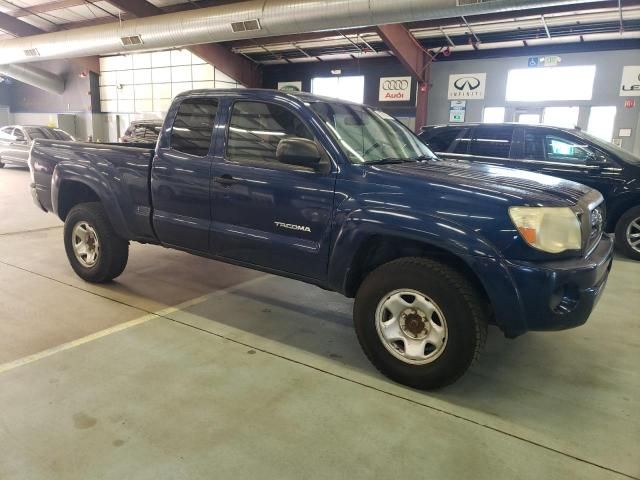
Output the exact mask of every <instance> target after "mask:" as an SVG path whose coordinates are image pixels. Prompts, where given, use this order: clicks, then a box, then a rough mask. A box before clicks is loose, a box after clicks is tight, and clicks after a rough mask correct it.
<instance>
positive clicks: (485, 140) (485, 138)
mask: <svg viewBox="0 0 640 480" xmlns="http://www.w3.org/2000/svg"><path fill="white" fill-rule="evenodd" d="M512 137H513V127H499V128H487V127H478V128H476V129H475V131H474V134H473V139H472V140H471V146H470V148H469V153H470V154H471V155H478V156H481V157H500V158H509V151H510V150H511V138H512Z"/></svg>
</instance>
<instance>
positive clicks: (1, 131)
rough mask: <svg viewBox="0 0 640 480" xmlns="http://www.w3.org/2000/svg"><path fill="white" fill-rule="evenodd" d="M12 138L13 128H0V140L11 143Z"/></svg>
mask: <svg viewBox="0 0 640 480" xmlns="http://www.w3.org/2000/svg"><path fill="white" fill-rule="evenodd" d="M14 138H15V137H14V136H13V127H4V128H0V140H4V141H5V142H11V141H13V140H14Z"/></svg>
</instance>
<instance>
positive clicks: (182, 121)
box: [171, 98, 218, 157]
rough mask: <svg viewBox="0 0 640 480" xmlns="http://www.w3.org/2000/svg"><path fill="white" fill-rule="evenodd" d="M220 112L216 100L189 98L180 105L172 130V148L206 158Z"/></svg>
mask: <svg viewBox="0 0 640 480" xmlns="http://www.w3.org/2000/svg"><path fill="white" fill-rule="evenodd" d="M217 111H218V100H217V99H215V98H189V99H187V100H185V101H183V102H182V103H181V104H180V108H179V109H178V113H177V114H176V119H175V120H174V122H173V128H172V129H171V148H173V149H174V150H177V151H179V152H182V153H187V154H189V155H196V156H198V157H204V156H206V155H207V154H208V153H209V146H210V144H211V136H212V134H213V124H214V122H215V118H216V112H217Z"/></svg>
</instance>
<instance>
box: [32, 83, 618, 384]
mask: <svg viewBox="0 0 640 480" xmlns="http://www.w3.org/2000/svg"><path fill="white" fill-rule="evenodd" d="M153 147H154V146H153V145H135V146H122V145H118V144H94V143H74V142H66V141H59V140H43V139H42V140H41V139H38V140H36V141H35V143H34V145H33V147H32V149H31V154H30V159H29V165H30V169H31V176H32V185H31V188H32V195H33V198H34V201H35V202H36V204H37V205H38V206H39V207H40V208H42V209H43V210H45V211H49V212H53V213H55V214H56V215H57V216H58V217H59V218H60V219H61V220H62V221H64V245H65V248H66V253H67V256H68V259H69V262H70V264H71V266H72V268H73V269H74V270H75V272H76V273H77V274H78V275H79V276H80V277H82V278H83V279H84V280H86V281H88V282H107V281H110V280H112V279H114V278H116V277H117V276H118V275H120V274H121V273H122V272H123V270H124V268H125V266H126V264H127V257H128V254H129V243H130V242H132V241H134V242H140V243H148V244H156V245H163V246H165V247H170V248H176V249H180V250H183V251H187V252H190V253H193V254H196V255H200V256H202V257H206V258H212V259H216V260H221V261H224V262H228V263H232V264H236V265H242V266H245V267H249V268H253V269H257V270H261V271H265V272H269V273H273V274H276V275H282V276H286V277H290V278H294V279H297V280H300V281H303V282H307V283H310V284H315V285H318V286H320V287H322V288H324V289H328V290H333V291H337V292H340V293H342V294H343V295H345V296H347V297H355V302H354V314H353V317H354V324H355V329H356V332H357V337H358V340H359V342H360V344H361V346H362V348H363V350H364V352H365V354H366V355H367V357H368V358H369V359H370V360H371V362H372V363H373V364H374V365H375V366H376V367H377V368H378V369H379V370H380V371H381V372H383V373H384V374H385V375H387V376H389V377H390V378H391V379H393V380H396V381H398V382H400V383H403V384H405V385H409V386H411V387H416V388H422V389H429V388H436V387H441V386H444V385H446V384H449V383H452V382H453V381H455V380H456V379H457V378H459V377H460V376H461V375H462V374H463V373H464V372H465V371H466V370H467V369H468V368H469V366H470V365H471V364H472V362H473V361H474V359H475V358H476V357H477V356H478V354H479V352H480V351H481V349H482V347H483V344H484V342H485V339H486V335H487V326H488V325H490V324H492V325H496V326H497V327H498V328H499V329H501V330H502V331H503V332H504V334H505V335H507V336H508V337H516V336H518V335H521V334H523V333H525V332H527V331H532V330H535V331H541V330H561V329H566V328H570V327H575V326H578V325H581V324H583V323H584V322H585V321H586V320H587V318H588V317H589V315H590V313H591V311H592V309H593V308H594V306H595V304H596V302H597V300H598V298H599V297H600V295H601V294H602V291H603V289H604V286H605V283H606V280H607V276H608V273H609V270H610V268H611V262H612V239H611V236H610V235H608V234H606V233H603V228H602V227H603V222H604V215H605V212H604V208H603V199H602V196H601V195H600V193H598V192H597V191H596V190H593V189H591V188H589V187H586V186H583V185H581V184H578V183H574V182H571V181H566V180H562V179H558V178H554V177H550V176H545V175H541V174H536V173H532V172H524V171H518V170H512V169H507V168H502V167H497V166H491V165H473V164H467V165H464V164H457V163H451V162H447V161H442V160H437V159H435V158H434V155H433V153H432V152H431V151H430V150H429V149H428V147H426V146H425V145H424V144H423V143H422V142H421V141H420V140H419V139H418V138H417V137H416V136H415V135H414V134H413V133H412V132H411V131H410V130H409V129H407V128H406V127H405V126H404V125H402V124H401V123H400V122H398V121H397V120H395V119H393V118H392V117H390V116H389V115H387V114H385V113H384V112H382V111H380V110H377V109H375V108H370V107H367V106H363V105H359V104H354V103H349V102H344V101H339V100H335V99H327V98H321V97H316V96H312V95H309V94H304V93H296V94H288V93H283V92H277V91H270V90H254V89H242V90H201V91H191V92H187V93H183V94H181V95H179V96H178V97H176V98H175V99H174V101H173V104H172V106H171V108H170V110H169V112H168V114H167V117H166V119H165V121H164V125H163V127H162V130H161V132H160V136H159V138H158V141H157V144H156V145H155V148H153Z"/></svg>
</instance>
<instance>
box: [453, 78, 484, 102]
mask: <svg viewBox="0 0 640 480" xmlns="http://www.w3.org/2000/svg"><path fill="white" fill-rule="evenodd" d="M486 81H487V74H486V73H462V74H459V75H449V90H448V96H447V99H448V100H482V99H483V98H484V86H485V83H486Z"/></svg>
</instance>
